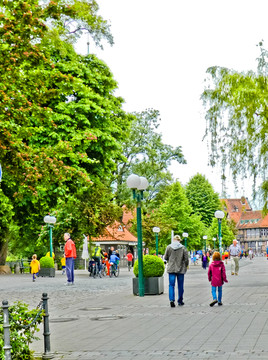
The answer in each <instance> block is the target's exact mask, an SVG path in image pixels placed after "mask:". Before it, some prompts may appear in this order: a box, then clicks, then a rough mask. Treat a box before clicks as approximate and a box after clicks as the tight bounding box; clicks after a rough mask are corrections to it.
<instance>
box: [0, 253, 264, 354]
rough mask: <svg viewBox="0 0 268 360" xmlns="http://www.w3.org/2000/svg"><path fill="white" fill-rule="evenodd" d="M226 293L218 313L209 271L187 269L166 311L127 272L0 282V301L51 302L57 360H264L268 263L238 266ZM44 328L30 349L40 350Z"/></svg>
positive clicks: (259, 260) (163, 298)
mask: <svg viewBox="0 0 268 360" xmlns="http://www.w3.org/2000/svg"><path fill="white" fill-rule="evenodd" d="M226 270H227V278H228V280H229V283H228V284H225V285H224V286H223V299H222V301H223V306H221V307H220V306H218V305H215V306H214V307H210V306H209V303H210V302H211V301H212V297H211V287H210V284H209V282H208V280H207V271H205V270H203V269H202V268H201V266H193V265H191V266H190V269H189V270H188V272H187V274H186V276H185V293H184V301H185V305H184V306H180V307H178V306H176V307H175V308H170V306H169V300H168V277H167V274H165V293H164V294H163V295H156V296H144V297H139V296H134V295H133V294H132V277H133V274H132V272H128V271H127V269H121V273H120V276H119V277H118V278H111V279H110V278H102V279H99V278H97V279H93V278H89V276H88V273H87V271H84V270H77V271H76V273H75V285H74V286H65V285H64V283H65V282H66V278H65V276H62V275H61V273H60V272H57V274H56V277H55V278H38V279H37V281H36V282H32V281H31V275H30V274H16V275H15V274H12V275H2V276H1V277H0V293H1V297H0V299H1V303H2V300H8V302H9V303H10V304H12V303H13V302H14V301H18V300H20V301H23V302H26V303H28V304H29V305H30V307H35V306H37V304H38V303H39V301H40V299H41V297H42V293H44V292H46V293H48V296H49V303H48V304H49V305H48V306H49V315H50V316H49V320H50V332H51V335H50V338H51V351H52V352H53V354H54V359H56V360H58V359H66V360H76V359H81V360H86V359H98V360H100V359H111V360H113V359H119V360H124V359H126V360H132V359H133V360H134V359H135V360H145V359H148V360H149V359H161V360H162V359H175V358H176V359H217V360H220V359H224V360H227V359H228V360H233V359H235V360H239V359H250V360H255V359H268V261H267V260H266V258H265V257H255V258H254V259H253V260H252V261H250V260H249V259H242V260H240V272H239V276H231V273H230V264H229V263H228V264H227V265H226ZM42 333H43V329H42V327H41V331H40V332H39V333H38V336H39V337H40V340H39V341H35V342H34V343H33V344H32V345H31V348H32V349H33V350H34V351H35V353H36V355H39V356H41V355H42V353H43V351H44V345H43V343H44V342H43V336H42Z"/></svg>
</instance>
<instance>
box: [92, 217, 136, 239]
mask: <svg viewBox="0 0 268 360" xmlns="http://www.w3.org/2000/svg"><path fill="white" fill-rule="evenodd" d="M92 240H93V241H99V242H106V241H107V242H109V241H117V242H123V243H124V242H126V243H129V242H136V243H137V238H136V237H135V236H134V235H132V234H131V233H130V232H129V231H128V230H127V228H126V227H125V225H123V224H121V223H120V222H118V221H115V222H114V223H113V224H112V225H109V226H107V227H106V228H105V230H104V233H103V235H101V236H98V237H96V238H92Z"/></svg>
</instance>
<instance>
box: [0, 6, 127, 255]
mask: <svg viewBox="0 0 268 360" xmlns="http://www.w3.org/2000/svg"><path fill="white" fill-rule="evenodd" d="M86 3H91V4H94V3H95V2H94V1H50V2H44V3H43V4H42V6H41V5H39V2H38V1H37V0H29V1H21V0H17V1H11V2H10V1H0V6H1V11H0V24H1V26H0V34H1V40H0V55H1V56H0V75H1V77H0V79H1V80H0V125H1V126H0V150H1V151H0V163H1V164H2V167H3V181H2V183H1V188H2V191H3V198H4V199H5V200H6V201H5V203H6V204H7V206H8V207H9V208H10V214H12V211H13V212H14V216H13V219H14V221H16V223H17V225H18V226H19V230H20V241H21V243H24V242H25V241H28V242H29V239H31V240H30V241H34V240H35V236H36V232H37V227H38V226H40V223H41V222H42V219H43V215H44V214H45V212H47V211H48V210H53V209H54V210H55V208H57V202H58V199H60V198H66V202H69V201H70V202H71V201H72V199H71V196H72V195H73V194H74V193H75V192H78V191H79V194H80V197H78V198H79V201H81V199H82V198H84V199H85V198H88V193H90V191H89V190H88V188H89V187H90V186H94V184H96V183H97V180H99V179H100V178H102V179H101V180H100V181H102V180H103V182H104V183H105V181H106V182H107V178H108V177H109V174H111V172H112V169H113V167H114V162H115V161H116V160H117V158H118V157H119V154H120V145H119V140H120V137H121V136H122V134H123V132H124V129H125V128H126V123H127V117H126V116H125V115H124V113H123V111H122V110H121V104H122V99H120V98H116V97H114V96H113V95H112V93H113V91H114V89H115V88H116V82H115V81H114V80H113V78H112V75H111V73H110V71H109V69H108V68H107V66H105V64H103V63H102V62H100V61H99V60H97V59H96V58H94V57H93V56H92V57H87V58H83V57H79V56H77V55H75V53H74V51H73V49H72V47H71V45H70V43H69V44H67V43H66V42H62V40H61V37H60V36H55V37H54V38H53V37H52V34H51V32H52V28H53V26H54V28H55V29H56V32H58V34H60V35H62V37H64V34H65V35H66V36H67V34H68V33H69V30H70V29H69V30H68V27H67V28H66V29H67V30H66V32H65V33H64V31H63V30H62V32H61V33H60V31H59V29H60V28H61V26H62V24H63V22H62V19H65V20H66V21H67V20H68V19H69V20H70V21H72V20H74V22H75V23H78V22H79V21H80V20H81V21H83V23H84V24H86V23H87V26H88V29H89V31H90V32H91V33H92V34H93V35H94V32H95V31H97V32H98V34H97V35H96V36H97V38H98V37H99V36H100V34H101V33H102V30H101V29H102V23H101V18H99V17H98V18H96V17H94V16H92V17H91V18H90V14H89V13H88V14H87V19H85V18H82V17H83V16H82V13H83V11H82V10H81V6H80V8H79V9H78V7H79V6H78V5H79V4H80V5H83V4H86ZM95 11H96V8H94V7H92V14H93V15H94V14H95ZM92 14H91V15H92ZM90 19H91V24H89V23H88V22H89V20H90ZM96 21H97V22H98V24H97V23H95V22H96ZM94 23H95V25H96V27H94V26H95V25H94ZM47 24H49V26H50V27H48V25H47ZM57 24H58V26H56V25H57ZM64 24H65V25H66V22H64ZM78 26H79V25H78ZM90 26H91V27H90ZM94 29H95V30H94ZM96 29H97V30H96ZM103 29H104V33H103V36H105V34H106V33H105V31H107V27H106V24H104V27H103ZM105 29H106V30H105ZM80 30H81V29H80ZM80 30H78V31H77V32H76V34H78V33H79V31H80ZM56 43H57V44H60V45H61V46H59V51H58V50H57V49H56ZM67 54H69V56H68V57H67ZM123 118H124V119H123ZM121 125H122V126H121ZM93 131H94V134H93ZM111 159H113V160H111ZM94 177H95V179H96V181H95V182H93V181H94ZM92 180H93V181H92ZM98 188H99V189H100V187H98ZM81 189H82V190H81ZM95 190H96V189H95ZM81 192H83V193H84V194H86V195H87V196H81ZM96 192H97V193H99V191H97V190H96ZM104 193H106V195H103V198H107V189H106V190H105V191H104ZM104 193H103V194H104ZM99 195H100V194H99ZM69 197H70V198H69ZM99 199H100V198H99ZM100 203H102V201H100ZM78 208H79V206H78ZM4 220H5V219H3V218H2V221H4ZM93 222H94V221H93ZM5 224H8V222H7V221H5ZM10 224H11V222H10ZM9 230H11V229H9ZM7 232H8V231H7V230H6V229H5V226H3V227H1V234H0V235H1V236H0V239H1V240H0V254H1V256H2V258H5V254H6V248H7V247H6V246H5V244H6V240H7V238H6V236H5V234H7ZM9 233H11V231H9ZM24 240H25V241H24Z"/></svg>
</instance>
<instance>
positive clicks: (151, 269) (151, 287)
mask: <svg viewBox="0 0 268 360" xmlns="http://www.w3.org/2000/svg"><path fill="white" fill-rule="evenodd" d="M164 272H165V264H164V261H163V260H162V259H161V258H159V257H158V256H155V255H145V256H143V277H144V294H145V295H159V294H163V293H164V277H163V274H164ZM133 273H134V275H135V278H133V282H132V285H133V294H134V295H138V294H139V278H138V276H139V263H138V260H136V261H135V264H134V268H133Z"/></svg>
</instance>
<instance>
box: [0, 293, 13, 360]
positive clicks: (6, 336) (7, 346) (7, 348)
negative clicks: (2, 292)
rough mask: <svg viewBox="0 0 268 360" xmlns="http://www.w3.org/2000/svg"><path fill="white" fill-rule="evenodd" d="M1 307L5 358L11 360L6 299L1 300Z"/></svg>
mask: <svg viewBox="0 0 268 360" xmlns="http://www.w3.org/2000/svg"><path fill="white" fill-rule="evenodd" d="M2 309H3V315H4V324H3V328H4V351H5V360H11V345H10V324H9V313H8V301H7V300H3V301H2Z"/></svg>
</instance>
